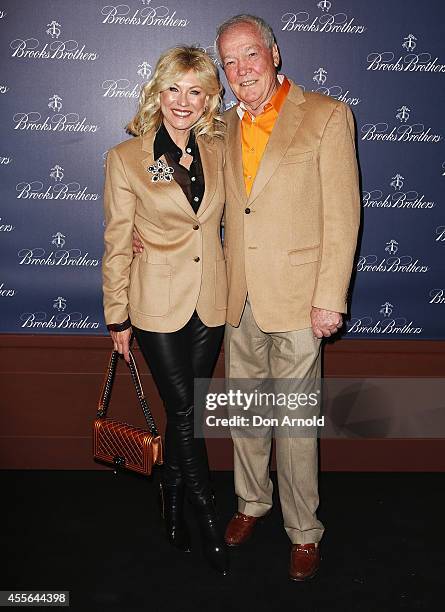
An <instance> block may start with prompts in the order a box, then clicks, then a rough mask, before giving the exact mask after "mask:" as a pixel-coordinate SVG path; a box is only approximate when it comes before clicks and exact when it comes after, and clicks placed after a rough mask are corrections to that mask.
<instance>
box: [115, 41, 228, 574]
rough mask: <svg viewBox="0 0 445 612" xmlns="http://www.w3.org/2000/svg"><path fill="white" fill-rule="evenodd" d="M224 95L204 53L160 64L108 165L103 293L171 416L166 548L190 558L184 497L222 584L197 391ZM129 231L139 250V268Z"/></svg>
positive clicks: (216, 284)
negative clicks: (198, 429) (197, 429)
mask: <svg viewBox="0 0 445 612" xmlns="http://www.w3.org/2000/svg"><path fill="white" fill-rule="evenodd" d="M221 90H222V88H221V84H220V82H219V79H218V72H217V69H216V67H215V65H214V63H213V62H212V61H211V59H210V58H209V56H208V55H207V54H206V53H204V52H203V51H201V50H199V49H196V48H194V47H175V48H173V49H170V50H169V51H167V52H166V53H164V54H163V55H162V56H161V58H160V59H159V61H158V64H157V66H156V69H155V72H154V76H153V78H152V79H151V80H150V81H149V82H148V83H147V84H145V85H144V87H143V88H142V91H141V95H140V101H139V110H138V112H137V114H136V116H135V117H134V119H133V120H132V121H131V122H130V123H129V124H128V126H127V130H128V131H129V132H130V133H132V134H134V135H135V136H137V138H133V139H130V140H126V141H124V142H121V143H120V144H118V145H117V146H115V147H113V148H112V149H110V151H109V152H108V156H107V168H106V180H105V191H104V205H105V217H106V230H105V253H104V258H103V290H104V311H105V320H106V323H107V326H108V329H109V330H110V333H111V337H112V340H113V342H114V347H115V349H116V350H117V351H119V353H121V354H123V355H124V358H125V359H126V360H128V350H129V342H130V337H131V333H132V331H133V333H134V335H135V337H136V339H137V341H138V344H139V346H140V348H141V351H142V353H143V355H144V358H145V359H146V361H147V364H148V367H149V368H150V371H151V373H152V375H153V378H154V381H155V383H156V385H157V388H158V390H159V393H160V396H161V397H162V400H163V403H164V406H165V410H166V415H167V427H166V432H165V463H164V467H163V476H162V483H161V492H162V498H163V516H164V520H165V524H166V528H167V534H168V538H169V540H170V542H171V543H172V544H173V545H174V546H176V547H177V548H179V549H181V550H184V551H189V550H190V535H189V531H188V528H187V525H186V522H185V519H184V496H185V494H187V497H188V499H189V501H190V502H191V503H192V505H193V507H194V509H195V513H196V516H197V519H198V522H199V525H200V531H201V535H202V539H203V544H204V552H205V555H206V558H207V559H208V561H209V563H210V564H211V565H212V567H214V568H215V569H217V570H218V571H220V572H221V573H223V574H225V573H227V571H228V557H227V551H226V548H225V545H224V540H223V537H222V534H221V532H220V530H219V527H218V524H217V516H216V510H215V505H214V500H213V496H212V491H211V488H210V483H209V472H208V463H207V451H206V446H205V441H204V439H203V438H202V437H201V438H197V437H195V436H194V429H193V421H194V405H193V402H194V397H193V396H194V379H195V378H210V377H211V375H212V372H213V367H214V364H215V361H216V359H217V356H218V353H219V349H220V345H221V341H222V337H223V330H224V327H223V325H224V322H225V315H226V306H227V278H226V271H225V261H224V255H223V251H222V247H221V241H220V223H221V216H222V211H223V204H224V197H225V192H224V183H223V176H222V172H221V170H222V165H223V144H222V136H223V131H224V124H223V123H222V121H221V119H220V117H219V115H218V111H219V108H220V102H221V99H220V94H221ZM133 229H135V230H136V232H137V233H138V235H139V236H140V238H141V241H142V244H143V247H144V248H143V251H142V252H141V253H139V254H136V255H135V256H134V259H133V251H132V233H133ZM197 408H198V407H197Z"/></svg>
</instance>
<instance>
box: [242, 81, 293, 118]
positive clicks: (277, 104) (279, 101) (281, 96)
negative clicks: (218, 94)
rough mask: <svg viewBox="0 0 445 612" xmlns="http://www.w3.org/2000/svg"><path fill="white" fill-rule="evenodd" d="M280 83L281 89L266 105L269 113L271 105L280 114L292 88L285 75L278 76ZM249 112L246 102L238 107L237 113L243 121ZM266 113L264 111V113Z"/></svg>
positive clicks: (265, 108)
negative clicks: (245, 114)
mask: <svg viewBox="0 0 445 612" xmlns="http://www.w3.org/2000/svg"><path fill="white" fill-rule="evenodd" d="M277 79H278V82H279V83H280V87H279V88H278V89H277V91H276V92H275V93H274V95H273V96H272V98H271V99H270V100H269V102H268V103H267V104H266V105H265V107H264V110H265V111H267V110H268V108H269V105H271V106H272V107H273V108H274V109H275V111H276V112H277V114H278V113H279V112H280V109H281V107H282V106H283V102H284V100H285V99H286V96H287V93H288V91H289V88H290V83H289V80H288V79H287V77H286V76H285V75H284V74H277ZM246 111H247V109H246V106H245V104H244V102H239V103H238V106H237V107H236V112H237V114H238V117H239V118H240V119H242V118H243V117H244V113H245V112H246ZM263 112H264V111H263Z"/></svg>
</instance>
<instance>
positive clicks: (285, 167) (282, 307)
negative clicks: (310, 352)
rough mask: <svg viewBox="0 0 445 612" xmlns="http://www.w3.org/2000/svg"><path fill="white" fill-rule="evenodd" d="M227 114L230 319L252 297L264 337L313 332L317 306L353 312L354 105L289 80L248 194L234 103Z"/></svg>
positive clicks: (235, 323) (226, 245)
mask: <svg viewBox="0 0 445 612" xmlns="http://www.w3.org/2000/svg"><path fill="white" fill-rule="evenodd" d="M224 118H225V120H226V122H227V128H228V130H227V131H228V133H227V141H226V147H227V149H226V165H225V171H224V175H225V183H226V211H225V232H224V250H225V253H226V261H227V275H228V281H229V301H228V308H227V321H228V322H229V323H230V324H231V325H233V326H235V327H236V326H238V325H239V322H240V318H241V314H242V311H243V307H244V303H245V299H246V295H247V293H248V294H249V301H250V304H251V307H252V311H253V314H254V317H255V320H256V322H257V324H258V326H259V327H260V328H261V329H262V330H263V331H265V332H278V331H291V330H298V329H304V328H307V327H310V326H311V320H310V312H311V307H312V306H317V307H319V308H326V309H328V310H333V311H336V312H346V311H347V305H346V301H347V291H348V286H349V281H350V275H351V270H352V265H353V258H354V252H355V248H356V239H357V231H358V227H359V218H360V196H359V182H358V172H357V163H356V154H355V144H354V122H353V118H352V113H351V111H350V109H349V107H348V106H346V105H345V104H343V103H342V102H338V101H337V100H334V99H332V98H330V97H328V96H323V95H321V94H316V93H309V92H306V93H303V91H302V89H301V88H300V87H298V86H297V85H295V84H294V83H292V82H291V88H290V91H289V93H288V96H287V98H286V101H285V103H284V105H283V106H282V108H281V111H280V113H279V116H278V118H277V120H276V123H275V126H274V128H273V130H272V134H271V136H270V139H269V142H268V144H267V147H266V150H265V152H264V155H263V157H262V159H261V163H260V166H259V168H258V173H257V175H256V178H255V182H254V184H253V187H252V191H251V193H250V196H249V197H248V196H247V194H246V190H245V186H244V178H243V164H242V151H241V125H240V124H241V121H240V118H239V117H238V115H237V112H236V107H235V108H232V109H230V110H229V111H227V113H226V114H225V117H224Z"/></svg>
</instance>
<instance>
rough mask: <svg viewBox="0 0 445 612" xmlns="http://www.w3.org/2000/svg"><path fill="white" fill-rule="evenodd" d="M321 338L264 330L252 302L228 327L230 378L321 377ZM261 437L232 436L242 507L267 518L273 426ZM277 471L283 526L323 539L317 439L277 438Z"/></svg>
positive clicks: (306, 538) (300, 539) (295, 538)
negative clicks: (256, 317) (319, 512)
mask: <svg viewBox="0 0 445 612" xmlns="http://www.w3.org/2000/svg"><path fill="white" fill-rule="evenodd" d="M320 349H321V340H319V339H317V338H315V337H314V335H313V333H312V329H311V328H308V329H303V330H299V331H291V332H276V333H275V332H274V333H265V332H263V331H261V329H260V328H259V327H258V325H257V324H256V321H255V319H254V317H253V314H252V310H251V307H250V303H249V301H247V302H246V305H245V308H244V312H243V316H242V318H241V322H240V325H239V327H232V325H230V324H227V325H226V331H225V349H224V350H225V368H226V377H227V378H229V379H237V378H238V379H252V378H253V379H261V378H267V379H276V378H286V379H292V378H294V379H306V378H320V375H321V350H320ZM265 429H266V430H265V431H263V432H262V433H263V435H261V436H257V437H238V436H235V435H233V436H232V437H233V444H234V468H235V492H236V495H237V497H238V510H239V512H242V513H243V514H247V515H250V516H263V515H264V514H266V513H267V511H268V510H269V509H270V508H271V507H272V489H273V485H272V481H271V479H270V475H269V460H270V452H271V443H272V427H270V428H269V430H268V428H267V427H266V428H265ZM275 450H276V460H277V475H278V487H279V496H280V502H281V509H282V513H283V519H284V528H285V530H286V532H287V534H288V536H289V538H290V540H291V541H292V543H293V544H309V543H311V542H319V541H320V539H321V537H322V535H323V531H324V527H323V524H322V523H321V522H320V521H319V520H318V519H317V517H316V510H317V507H318V502H319V498H318V455H317V452H318V451H317V438H316V437H306V438H304V437H294V436H278V435H277V436H276V437H275Z"/></svg>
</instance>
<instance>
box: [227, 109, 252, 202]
mask: <svg viewBox="0 0 445 612" xmlns="http://www.w3.org/2000/svg"><path fill="white" fill-rule="evenodd" d="M226 160H230V162H229V163H231V165H232V172H233V177H234V180H235V186H236V188H237V191H238V195H239V197H240V200H241V202H243V204H245V203H246V202H247V193H246V186H245V184H244V175H243V154H242V148H241V121H240V118H239V117H238V114H237V112H236V110H234V111H233V112H232V116H231V117H230V119H229V120H228V122H227V147H226ZM226 163H228V162H227V161H226Z"/></svg>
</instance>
